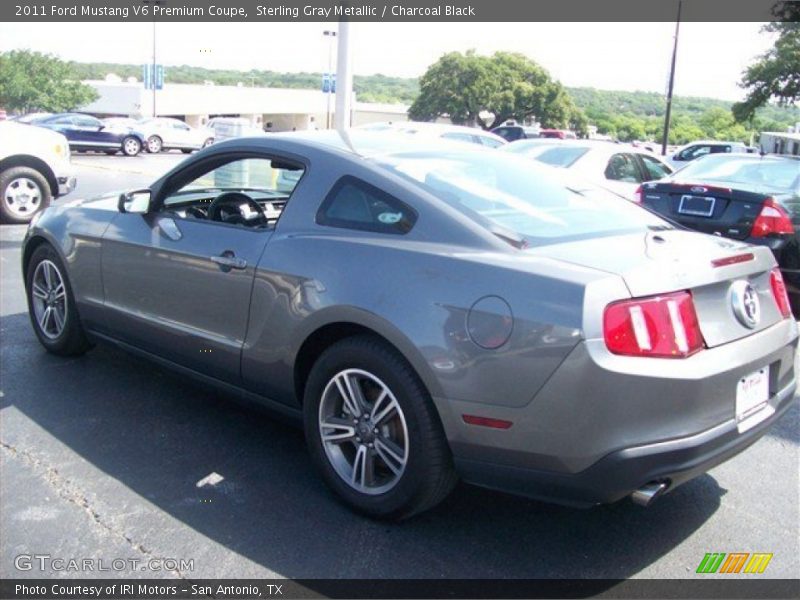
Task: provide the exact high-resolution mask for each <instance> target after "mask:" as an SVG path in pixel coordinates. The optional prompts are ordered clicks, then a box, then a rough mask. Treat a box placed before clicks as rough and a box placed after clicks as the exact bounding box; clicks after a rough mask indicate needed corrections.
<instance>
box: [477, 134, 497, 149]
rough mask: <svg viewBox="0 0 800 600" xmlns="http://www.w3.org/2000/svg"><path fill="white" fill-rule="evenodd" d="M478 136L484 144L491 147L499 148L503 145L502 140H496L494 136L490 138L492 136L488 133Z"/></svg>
mask: <svg viewBox="0 0 800 600" xmlns="http://www.w3.org/2000/svg"><path fill="white" fill-rule="evenodd" d="M476 137H477V138H478V140H480V143H481V144H483V145H484V146H487V147H489V148H499V147H500V146H502V145H503V142H501V141H500V140H496V139H494V138H490V137H488V136H486V135H479V136H476Z"/></svg>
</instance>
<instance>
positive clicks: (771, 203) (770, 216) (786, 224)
mask: <svg viewBox="0 0 800 600" xmlns="http://www.w3.org/2000/svg"><path fill="white" fill-rule="evenodd" d="M776 233H777V234H781V233H794V226H793V225H792V219H791V218H790V217H789V213H787V212H786V210H785V209H784V208H783V207H782V206H781V205H780V204H778V203H777V202H775V200H773V199H772V198H767V199H766V200H764V205H763V206H762V207H761V212H760V213H759V215H758V217H756V220H755V223H753V234H752V235H753V237H766V236H768V235H771V234H776Z"/></svg>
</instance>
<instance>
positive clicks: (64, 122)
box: [48, 117, 75, 125]
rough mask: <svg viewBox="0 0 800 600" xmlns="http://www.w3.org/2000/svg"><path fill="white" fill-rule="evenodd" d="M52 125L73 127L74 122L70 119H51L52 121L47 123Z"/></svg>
mask: <svg viewBox="0 0 800 600" xmlns="http://www.w3.org/2000/svg"><path fill="white" fill-rule="evenodd" d="M48 122H49V123H52V124H53V125H74V124H75V120H74V119H73V118H72V117H58V118H57V119H53V120H52V121H48Z"/></svg>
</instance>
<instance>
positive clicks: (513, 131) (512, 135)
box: [492, 125, 540, 142]
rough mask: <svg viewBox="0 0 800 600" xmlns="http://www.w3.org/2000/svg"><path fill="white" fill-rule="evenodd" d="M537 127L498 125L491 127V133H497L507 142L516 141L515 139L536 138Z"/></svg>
mask: <svg viewBox="0 0 800 600" xmlns="http://www.w3.org/2000/svg"><path fill="white" fill-rule="evenodd" d="M539 131H540V130H539V128H538V127H528V126H526V125H500V127H495V128H494V129H492V133H493V134H495V135H499V136H500V137H501V138H503V139H504V140H506V141H507V142H516V141H517V140H528V139H536V138H538V137H539Z"/></svg>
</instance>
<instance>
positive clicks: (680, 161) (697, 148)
mask: <svg viewBox="0 0 800 600" xmlns="http://www.w3.org/2000/svg"><path fill="white" fill-rule="evenodd" d="M747 152H748V146H746V145H745V144H742V143H741V142H720V141H714V140H701V141H697V142H692V143H691V144H686V145H685V146H681V147H680V148H678V150H677V151H675V153H674V154H671V155H669V156H668V157H667V161H669V163H670V164H671V165H672V166H673V167H674V168H676V169H679V168H681V167H682V166H684V165H686V164H688V163H689V162H691V161H693V160H697V159H698V158H701V157H703V156H707V155H709V154H731V153H736V154H744V153H747Z"/></svg>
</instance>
